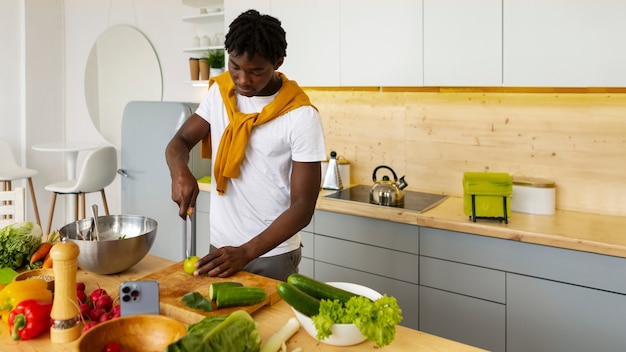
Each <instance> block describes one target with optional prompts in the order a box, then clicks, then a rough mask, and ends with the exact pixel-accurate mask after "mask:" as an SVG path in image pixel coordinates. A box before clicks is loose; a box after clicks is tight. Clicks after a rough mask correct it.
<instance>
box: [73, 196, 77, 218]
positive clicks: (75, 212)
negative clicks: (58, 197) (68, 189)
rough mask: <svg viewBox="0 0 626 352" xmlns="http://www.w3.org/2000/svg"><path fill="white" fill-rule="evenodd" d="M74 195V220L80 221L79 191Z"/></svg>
mask: <svg viewBox="0 0 626 352" xmlns="http://www.w3.org/2000/svg"><path fill="white" fill-rule="evenodd" d="M72 197H74V221H78V193H74V194H73V195H72Z"/></svg>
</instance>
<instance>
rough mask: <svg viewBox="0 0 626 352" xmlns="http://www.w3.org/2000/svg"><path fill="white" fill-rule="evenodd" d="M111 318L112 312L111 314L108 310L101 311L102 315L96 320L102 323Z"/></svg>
mask: <svg viewBox="0 0 626 352" xmlns="http://www.w3.org/2000/svg"><path fill="white" fill-rule="evenodd" d="M112 318H113V314H111V313H110V312H104V313H102V315H101V316H100V319H99V320H98V321H99V322H101V323H103V322H105V321H107V320H111V319H112Z"/></svg>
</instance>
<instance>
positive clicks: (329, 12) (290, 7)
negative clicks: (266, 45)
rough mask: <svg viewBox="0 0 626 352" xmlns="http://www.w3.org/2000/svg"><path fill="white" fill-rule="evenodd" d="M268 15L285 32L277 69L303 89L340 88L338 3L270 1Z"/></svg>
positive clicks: (333, 0) (306, 0) (309, 0)
mask: <svg viewBox="0 0 626 352" xmlns="http://www.w3.org/2000/svg"><path fill="white" fill-rule="evenodd" d="M271 2H272V15H273V16H275V17H276V18H278V19H279V20H280V21H281V22H282V25H283V28H284V29H285V32H287V44H288V45H287V57H286V58H285V63H284V64H283V66H282V67H281V68H280V69H279V71H281V72H284V73H285V75H287V77H288V78H290V79H293V80H296V81H297V82H298V83H299V84H301V85H304V86H340V85H341V79H340V78H341V67H340V59H339V58H340V55H341V51H340V49H341V47H340V36H339V33H340V30H339V25H340V17H339V1H338V0H313V1H311V0H272V1H271Z"/></svg>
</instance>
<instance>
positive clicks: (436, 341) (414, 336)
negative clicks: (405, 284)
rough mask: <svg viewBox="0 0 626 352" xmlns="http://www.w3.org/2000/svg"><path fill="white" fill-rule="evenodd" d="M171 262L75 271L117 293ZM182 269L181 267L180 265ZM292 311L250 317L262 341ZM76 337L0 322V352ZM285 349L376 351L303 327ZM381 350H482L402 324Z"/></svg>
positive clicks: (277, 308)
mask: <svg viewBox="0 0 626 352" xmlns="http://www.w3.org/2000/svg"><path fill="white" fill-rule="evenodd" d="M173 263H174V262H173V261H170V260H167V259H164V258H160V257H156V256H152V255H147V256H146V257H145V258H144V259H143V260H142V261H141V262H139V263H138V264H137V265H135V266H134V267H132V268H131V269H129V270H127V271H126V272H124V273H121V274H116V275H96V274H93V273H90V272H86V271H82V270H79V271H78V273H77V277H76V279H77V281H79V282H80V281H82V282H84V283H85V284H86V287H87V288H86V289H87V291H88V292H91V291H92V290H94V289H95V288H97V287H98V285H100V287H102V288H104V289H106V290H107V292H109V294H111V295H112V296H113V297H116V296H117V293H118V287H119V284H120V283H121V282H123V281H130V280H136V279H139V278H141V277H144V276H146V275H148V274H150V273H153V272H155V271H157V270H161V269H164V268H166V267H168V266H170V265H172V264H173ZM181 270H182V268H181ZM292 316H293V313H292V311H291V309H290V307H289V305H287V303H285V302H284V301H280V302H278V303H277V304H274V305H272V306H266V307H264V308H262V309H261V310H259V311H257V312H256V313H254V314H252V317H253V318H254V320H255V321H256V322H257V323H258V327H259V332H260V334H261V338H262V339H263V341H266V340H267V339H268V338H269V337H270V336H271V335H272V334H273V333H274V332H276V331H277V330H278V329H279V328H280V327H281V326H282V325H283V324H285V323H286V322H287V320H288V319H289V318H291V317H292ZM77 345H78V340H76V341H73V342H70V343H65V344H53V343H51V342H50V334H49V333H46V334H44V335H41V336H39V337H37V338H36V339H33V340H27V341H13V340H12V339H11V336H10V334H9V331H8V327H7V326H6V325H5V324H3V323H0V352H5V351H46V352H48V351H76V350H77ZM287 346H288V350H292V349H294V348H296V347H301V348H302V350H303V351H305V352H309V351H329V352H330V351H363V350H376V349H377V348H376V347H375V344H374V343H371V342H368V341H366V342H363V343H361V344H359V345H355V346H349V347H335V346H330V345H325V344H323V343H319V342H317V341H316V340H315V339H313V338H312V337H311V336H309V335H308V334H307V333H306V331H304V329H302V328H301V329H300V331H298V332H297V333H296V334H295V335H294V336H292V337H291V339H289V341H288V343H287ZM384 350H385V351H417V350H420V351H439V352H445V351H468V352H469V351H483V350H481V349H478V348H474V347H471V346H468V345H464V344H461V343H458V342H454V341H450V340H447V339H444V338H441V337H437V336H434V335H430V334H426V333H423V332H420V331H416V330H412V329H409V328H405V327H402V326H398V327H397V330H396V338H395V340H394V341H393V342H392V343H391V344H390V345H389V346H387V347H385V349H384Z"/></svg>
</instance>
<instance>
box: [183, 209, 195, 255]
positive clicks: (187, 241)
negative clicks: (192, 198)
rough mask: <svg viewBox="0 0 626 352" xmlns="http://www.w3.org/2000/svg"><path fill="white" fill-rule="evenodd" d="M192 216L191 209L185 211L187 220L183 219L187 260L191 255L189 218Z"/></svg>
mask: <svg viewBox="0 0 626 352" xmlns="http://www.w3.org/2000/svg"><path fill="white" fill-rule="evenodd" d="M192 214H193V208H188V209H187V219H185V225H186V226H185V255H186V256H187V258H189V257H190V256H191V255H192V254H191V230H192V227H191V225H192V223H191V216H192Z"/></svg>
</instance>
